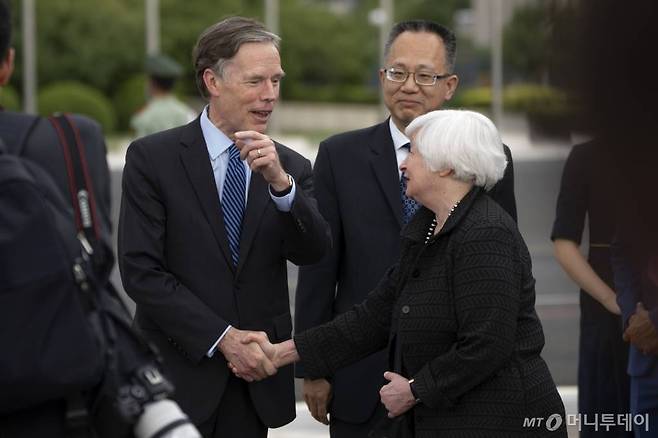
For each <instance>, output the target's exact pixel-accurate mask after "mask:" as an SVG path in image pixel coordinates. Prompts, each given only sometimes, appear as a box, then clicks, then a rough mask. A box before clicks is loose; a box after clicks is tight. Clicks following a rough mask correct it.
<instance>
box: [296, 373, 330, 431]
mask: <svg viewBox="0 0 658 438" xmlns="http://www.w3.org/2000/svg"><path fill="white" fill-rule="evenodd" d="M302 393H303V394H304V401H305V402H306V406H307V407H308V410H309V411H310V412H311V415H312V416H313V418H315V419H316V420H317V421H319V422H320V423H322V424H329V417H327V410H328V408H329V401H330V400H331V383H329V382H328V381H327V380H326V379H315V380H311V379H304V386H303V388H302Z"/></svg>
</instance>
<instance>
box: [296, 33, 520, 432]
mask: <svg viewBox="0 0 658 438" xmlns="http://www.w3.org/2000/svg"><path fill="white" fill-rule="evenodd" d="M455 50H456V42H455V36H454V34H453V33H452V32H451V31H450V30H449V29H447V28H445V27H444V26H441V25H439V24H436V23H433V22H430V21H424V20H414V21H406V22H401V23H398V24H396V25H395V26H394V28H393V29H392V30H391V33H390V35H389V39H388V42H387V44H386V48H385V58H386V65H385V68H383V69H382V70H380V73H379V76H380V82H381V86H382V91H383V94H384V101H385V103H386V107H387V108H388V110H389V112H390V114H391V117H390V118H389V119H388V120H386V121H384V122H383V123H380V124H378V125H375V126H371V127H369V128H365V129H361V130H358V131H352V132H347V133H343V134H339V135H336V136H333V137H331V138H329V139H327V140H325V141H323V142H322V143H321V144H320V148H319V151H318V155H317V158H316V161H315V165H314V175H315V188H316V197H317V200H318V204H319V207H320V211H321V213H322V215H323V216H324V217H325V219H327V221H328V222H329V224H330V226H331V232H332V239H333V246H332V249H331V250H330V252H329V253H328V254H327V256H325V257H324V259H323V260H322V261H321V262H320V263H318V264H315V265H312V266H304V267H301V268H300V273H299V283H298V287H297V295H296V300H295V331H296V332H298V333H299V332H301V331H304V330H306V329H308V328H311V327H314V326H317V325H320V324H322V323H324V322H327V321H330V320H332V319H333V318H334V317H335V316H336V315H338V314H340V313H343V312H345V311H347V310H348V309H350V308H351V307H352V306H353V305H355V304H357V303H360V302H361V301H363V299H364V298H365V297H366V295H367V294H368V292H369V291H370V290H372V289H373V288H374V287H375V286H376V285H377V282H378V281H379V280H380V279H381V278H382V277H383V275H384V273H385V271H386V269H387V268H388V267H389V266H390V265H392V264H393V263H394V262H395V261H396V259H397V256H398V254H399V251H400V243H399V239H400V230H401V228H402V227H403V226H404V224H405V223H406V222H407V221H408V220H409V218H410V217H411V215H413V213H414V212H415V209H416V208H417V204H416V203H415V202H414V201H413V200H411V199H409V198H407V197H406V195H404V194H403V193H404V188H405V186H406V184H405V180H404V179H401V174H400V172H399V170H398V168H399V165H400V163H401V162H402V161H403V160H404V158H405V157H406V156H407V154H408V153H409V149H408V143H409V139H408V138H406V136H405V135H404V129H405V128H406V126H407V125H408V124H409V123H411V121H412V120H413V119H414V118H416V117H417V116H419V115H422V114H425V113H427V112H429V111H433V110H436V109H439V108H441V106H442V105H443V103H444V102H445V101H447V100H449V99H450V98H452V96H453V94H454V92H455V89H456V88H457V84H458V77H457V75H455V74H454V73H453V68H454V64H455ZM505 153H506V155H507V159H508V166H507V169H506V171H505V176H504V177H503V179H502V180H501V181H500V182H499V183H498V184H496V186H494V187H493V188H492V190H491V191H490V192H489V194H490V196H491V197H493V198H494V199H495V200H496V201H498V202H499V204H500V205H501V206H502V207H503V208H504V209H505V210H506V211H507V212H508V213H509V214H510V216H512V217H513V218H514V220H516V202H515V200H514V181H513V169H512V159H511V154H510V152H509V149H508V148H507V147H505ZM387 364H388V361H387V358H386V353H385V351H379V352H377V353H374V354H372V355H371V356H369V357H367V358H366V359H364V360H362V361H360V362H358V363H356V364H354V365H351V366H349V367H346V368H343V369H341V370H340V371H338V372H337V373H336V374H335V375H334V376H333V378H332V381H331V383H330V382H329V381H327V380H325V379H318V380H310V379H305V380H304V398H305V400H306V403H307V405H308V407H309V409H310V411H311V414H312V415H313V417H314V418H315V419H316V420H318V421H320V422H322V423H324V424H329V423H330V431H331V436H332V437H336V438H345V437H366V436H367V435H368V432H369V431H370V430H371V429H372V428H373V427H374V426H375V425H376V424H377V422H378V421H379V419H380V418H381V417H383V416H384V415H385V411H384V410H383V409H382V407H381V404H380V397H379V390H380V388H381V387H382V386H383V385H384V383H385V382H384V379H383V377H382V376H383V374H384V372H385V371H386V369H387ZM296 375H297V377H304V370H303V368H302V367H301V366H298V367H297V369H296ZM330 400H331V403H330ZM328 412H329V413H330V419H331V421H330V422H329V420H328V418H327V413H328Z"/></svg>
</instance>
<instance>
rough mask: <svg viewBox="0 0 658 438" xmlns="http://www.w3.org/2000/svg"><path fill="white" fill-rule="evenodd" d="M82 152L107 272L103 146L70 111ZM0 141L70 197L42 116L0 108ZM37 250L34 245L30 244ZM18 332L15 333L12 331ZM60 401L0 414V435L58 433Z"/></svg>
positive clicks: (3, 19) (3, 52)
mask: <svg viewBox="0 0 658 438" xmlns="http://www.w3.org/2000/svg"><path fill="white" fill-rule="evenodd" d="M11 35H12V26H11V17H10V9H9V5H8V3H7V2H6V1H4V0H1V1H0V88H1V87H3V86H5V85H7V83H8V82H9V80H10V78H11V75H12V72H13V68H14V57H15V51H14V49H13V48H12V47H11ZM0 92H1V90H0ZM71 118H72V120H73V122H74V123H75V125H76V127H77V129H78V132H79V134H80V137H81V139H82V142H83V143H84V145H85V150H84V153H85V154H86V157H87V164H88V171H89V174H90V176H91V180H92V181H93V194H92V195H93V196H94V197H95V200H96V207H97V211H96V219H97V221H96V223H97V224H98V226H99V233H100V239H101V240H102V242H103V243H104V244H103V245H100V246H99V247H98V249H99V250H101V249H102V250H105V251H106V252H107V253H106V254H105V256H104V258H103V260H105V261H106V263H105V264H104V266H103V267H102V270H103V274H101V275H109V272H110V271H111V269H112V266H113V261H114V259H113V257H112V254H111V248H112V245H111V243H110V242H111V236H112V224H111V197H110V175H109V169H108V166H107V161H106V148H105V140H104V137H103V133H102V131H101V128H100V125H99V124H98V123H97V122H95V121H94V120H91V119H89V118H87V117H84V116H81V115H72V116H71ZM0 142H2V143H4V147H5V148H6V150H7V152H8V153H10V154H14V155H20V156H21V157H23V158H25V159H27V160H30V161H33V162H35V163H36V164H38V165H39V167H40V168H41V169H44V170H45V171H46V173H47V174H49V176H50V177H51V178H50V180H52V182H53V183H54V184H55V185H56V187H57V189H58V191H59V193H61V194H62V196H65V197H66V198H65V199H69V198H70V191H69V185H68V177H67V171H66V164H65V159H64V154H63V153H62V150H61V146H60V143H59V139H58V135H57V132H56V131H55V128H54V127H53V125H52V124H51V123H50V122H49V121H48V119H46V118H42V117H38V116H34V115H30V114H23V113H18V112H11V111H4V110H0ZM35 251H38V248H35ZM17 336H18V335H17ZM65 412H66V401H65V400H63V399H61V400H52V401H49V402H45V403H42V404H40V405H37V406H33V407H31V408H27V409H24V410H21V411H16V412H13V413H11V414H8V415H2V416H0V437H2V438H5V437H12V438H14V437H35V436H48V437H55V438H56V437H64V436H66V433H67V432H66V423H65Z"/></svg>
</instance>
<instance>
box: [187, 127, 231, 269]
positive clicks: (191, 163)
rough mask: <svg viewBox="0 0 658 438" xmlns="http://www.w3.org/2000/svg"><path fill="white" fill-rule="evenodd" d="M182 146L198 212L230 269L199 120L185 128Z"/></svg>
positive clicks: (221, 220) (222, 222)
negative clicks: (197, 202)
mask: <svg viewBox="0 0 658 438" xmlns="http://www.w3.org/2000/svg"><path fill="white" fill-rule="evenodd" d="M181 143H183V145H184V146H185V147H183V149H182V151H181V161H182V163H183V168H184V169H185V172H186V173H187V177H188V178H189V180H190V183H191V184H192V187H193V188H194V192H195V193H196V196H197V200H198V201H199V204H200V205H201V210H202V211H203V214H204V215H205V216H206V220H207V221H208V223H209V224H210V228H211V230H212V233H213V236H214V237H215V240H216V241H217V244H218V245H219V247H220V249H221V251H222V253H223V254H224V258H225V259H226V263H227V264H228V265H229V266H231V268H233V262H232V260H231V252H230V250H229V247H228V238H227V236H226V229H225V228H224V218H223V216H222V210H221V206H220V203H219V195H218V193H217V186H216V185H215V177H214V175H213V172H212V166H211V165H210V158H209V157H208V148H207V146H206V142H205V141H204V139H203V134H202V133H201V126H200V125H199V119H198V118H197V119H196V120H195V121H194V122H192V123H190V124H189V125H187V129H186V130H185V131H184V132H183V135H182V136H181Z"/></svg>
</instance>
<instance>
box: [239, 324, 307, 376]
mask: <svg viewBox="0 0 658 438" xmlns="http://www.w3.org/2000/svg"><path fill="white" fill-rule="evenodd" d="M241 342H242V343H243V344H247V345H249V344H254V346H256V344H257V346H258V347H260V349H261V350H262V351H263V353H264V354H265V356H266V357H267V358H268V359H269V361H270V363H271V364H272V365H273V366H274V367H275V368H276V369H279V368H281V367H283V366H285V365H288V364H291V363H293V362H296V361H298V360H299V354H298V353H297V349H296V348H295V343H294V341H293V340H292V339H288V340H287V341H283V342H280V343H278V344H272V343H271V342H270V340H269V339H268V337H267V335H266V334H265V333H263V332H248V333H247V334H246V335H245V336H244V337H243V338H242V340H241ZM228 366H229V368H230V370H231V371H232V372H233V374H235V375H236V376H237V377H240V378H245V376H243V375H242V374H241V373H240V372H239V371H238V368H237V367H236V366H235V365H234V364H232V363H230V362H229V364H228ZM269 375H270V376H271V375H272V374H269Z"/></svg>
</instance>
